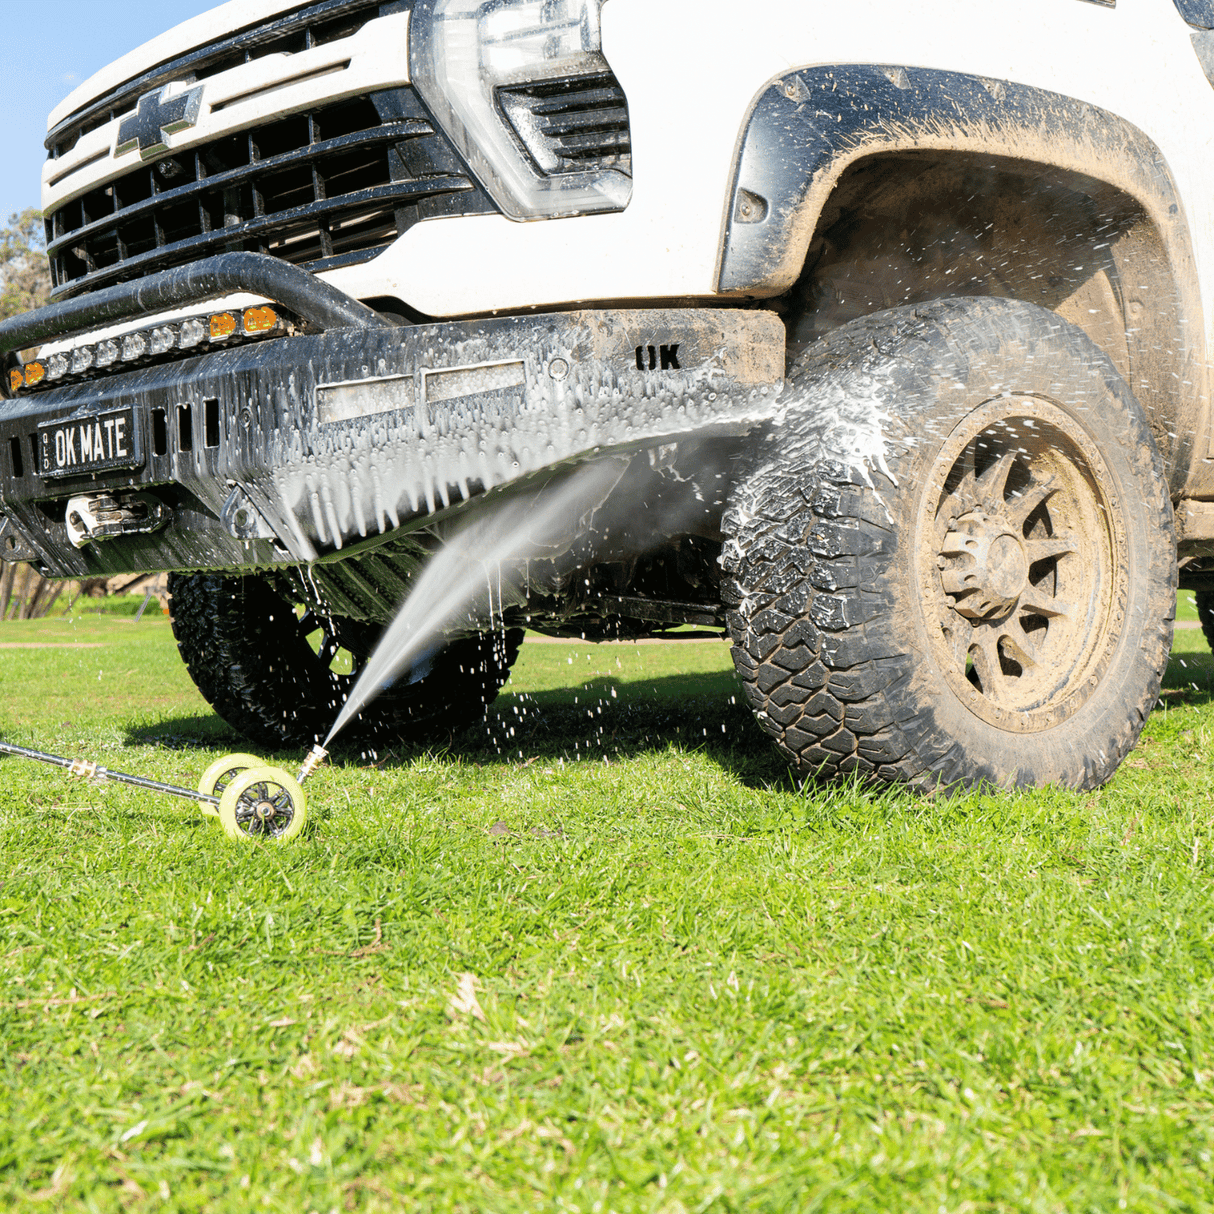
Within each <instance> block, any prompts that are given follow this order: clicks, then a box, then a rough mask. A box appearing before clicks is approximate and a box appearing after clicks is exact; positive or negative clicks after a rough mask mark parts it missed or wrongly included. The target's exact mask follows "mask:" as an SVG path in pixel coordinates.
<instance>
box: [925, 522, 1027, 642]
mask: <svg viewBox="0 0 1214 1214" xmlns="http://www.w3.org/2000/svg"><path fill="white" fill-rule="evenodd" d="M939 565H940V581H941V584H942V585H943V586H944V591H945V593H946V594H949V595H951V596H952V597H953V600H954V601H953V607H954V608H955V609H956V611H957V612H958V614H960V615H963V616H965V617H966V618H967V619H971V620H985V619H987V618H989V617H991V616H995V615H1004V614H1006V613H1007V612H1008V611H1010V610H1011V609H1012V608H1013V607H1014V606H1015V605H1016V600H1017V599H1019V598H1020V596H1021V595H1022V594H1023V593H1024V588H1025V586H1026V585H1027V583H1028V576H1029V562H1028V556H1027V555H1026V553H1025V551H1024V543H1023V542H1022V541H1021V539H1020V538H1019V537H1018V536H1016V535H1013V534H1012V533H1011V532H1010V531H1006V530H1004V528H1003V527H1001V526H1000V524H999V522H998V521H997V520H995V519H992V518H990V517H989V516H988V515H987V514H986V513H985V512H984V511H982V510H971V511H970V512H969V513H968V514H964V515H962V516H961V518H959V519H957V521H956V522H955V523H954V524H953V526H952V529H951V530H950V531H949V533H948V535H946V536H945V537H944V543H943V544H942V545H941V548H940V560H939Z"/></svg>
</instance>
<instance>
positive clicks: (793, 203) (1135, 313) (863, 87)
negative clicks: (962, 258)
mask: <svg viewBox="0 0 1214 1214" xmlns="http://www.w3.org/2000/svg"><path fill="white" fill-rule="evenodd" d="M916 157H918V158H919V159H920V160H921V161H922V162H923V163H925V164H932V165H934V166H943V167H944V171H946V172H948V171H950V170H952V171H956V169H955V165H956V164H968V165H970V166H978V165H981V166H986V167H988V168H989V169H990V170H991V171H993V172H995V173H998V174H999V175H1000V176H1001V178H1002V180H1004V181H1014V180H1018V181H1019V182H1021V183H1023V186H1022V188H1023V190H1026V191H1027V190H1030V189H1035V188H1038V187H1039V186H1040V187H1041V188H1044V189H1046V190H1051V191H1054V192H1063V193H1069V194H1070V195H1071V196H1072V197H1073V198H1076V199H1081V200H1083V203H1084V205H1090V208H1091V211H1092V215H1093V216H1094V217H1095V222H1094V223H1093V224H1092V225H1091V226H1090V229H1089V230H1090V233H1091V239H1089V241H1088V243H1087V246H1086V247H1087V248H1088V249H1089V250H1091V251H1092V252H1093V253H1095V254H1097V255H1098V257H1099V266H1098V272H1097V273H1094V274H1093V275H1092V277H1091V279H1090V281H1089V282H1088V284H1087V285H1086V287H1085V286H1084V284H1081V283H1077V284H1073V285H1074V289H1073V290H1072V291H1070V292H1068V297H1069V296H1074V298H1073V299H1072V300H1071V303H1072V306H1071V308H1070V310H1069V311H1068V310H1067V309H1066V308H1058V309H1056V310H1058V311H1059V314H1060V315H1063V316H1064V318H1065V319H1067V320H1070V321H1071V322H1072V323H1076V324H1079V325H1080V327H1082V328H1084V329H1085V331H1087V332H1088V334H1089V336H1090V337H1091V338H1092V339H1093V340H1094V341H1095V342H1096V343H1097V344H1098V345H1099V346H1101V348H1102V349H1104V350H1105V352H1106V353H1107V354H1108V355H1109V357H1110V358H1112V359H1113V361H1114V363H1115V364H1116V365H1117V366H1118V369H1119V370H1120V371H1121V372H1122V374H1123V377H1124V378H1125V379H1126V380H1127V382H1128V383H1130V384H1131V385H1132V387H1133V390H1134V391H1135V393H1136V394H1137V396H1138V398H1139V400H1140V402H1141V403H1142V405H1143V408H1144V409H1145V410H1146V412H1147V415H1148V417H1149V418H1150V419H1151V423H1152V430H1153V432H1154V435H1155V438H1156V442H1157V444H1158V445H1159V448H1160V452H1161V454H1162V455H1163V458H1164V461H1165V465H1166V466H1167V468H1168V473H1169V485H1170V487H1171V491H1172V494H1173V496H1179V495H1181V494H1182V493H1189V494H1193V493H1198V494H1202V489H1203V485H1202V483H1201V481H1200V480H1199V479H1198V478H1199V477H1200V476H1202V475H1211V476H1214V474H1204V473H1202V472H1201V471H1200V467H1201V457H1203V456H1204V455H1205V454H1206V453H1207V448H1208V445H1209V435H1210V417H1209V415H1208V406H1207V405H1206V403H1205V401H1206V395H1207V394H1206V391H1205V388H1206V372H1205V370H1204V321H1203V312H1202V306H1201V299H1200V293H1199V287H1198V282H1197V273H1196V266H1195V262H1194V257H1193V252H1192V244H1191V238H1190V233H1189V227H1188V222H1187V219H1186V216H1185V212H1184V208H1183V205H1182V204H1181V201H1180V195H1179V191H1178V190H1177V188H1176V185H1175V182H1174V180H1173V178H1172V174H1171V172H1170V170H1169V168H1168V166H1167V164H1166V162H1165V161H1164V158H1163V156H1162V153H1161V152H1160V151H1159V149H1158V148H1157V147H1156V146H1155V144H1154V143H1152V141H1151V140H1150V139H1149V138H1148V137H1147V136H1146V135H1145V134H1144V133H1143V132H1142V131H1141V130H1139V129H1138V128H1137V127H1136V126H1134V125H1133V124H1131V123H1129V122H1127V121H1126V120H1125V119H1123V118H1121V117H1119V116H1118V115H1116V114H1112V113H1109V112H1108V111H1106V110H1103V109H1100V108H1098V107H1095V106H1091V105H1088V104H1086V103H1085V102H1082V101H1077V100H1075V99H1073V98H1069V97H1064V96H1061V95H1059V94H1055V93H1051V92H1048V91H1046V90H1042V89H1037V88H1032V87H1028V86H1025V85H1018V84H1013V83H1011V82H1007V81H995V80H988V79H985V78H982V77H978V76H970V75H964V74H960V73H954V72H942V71H935V70H929V69H918V68H903V67H896V66H878V65H871V64H859V65H842V66H839V65H836V66H825V67H813V68H805V69H803V70H798V71H794V72H791V73H788V74H786V75H783V76H781V77H779V78H778V79H776V80H774V81H772V82H771V83H770V84H769V85H767V86H766V87H765V88H764V89H763V90H762V91H761V92H760V93H759V95H758V96H757V97H756V99H755V102H754V104H753V106H752V108H751V111H750V114H749V116H748V118H747V120H746V122H745V123H744V124H743V129H742V132H741V134H740V137H739V143H738V151H737V156H736V163H735V172H734V179H733V186H732V191H731V194H730V198H729V202H728V209H727V212H726V215H725V219H724V227H723V234H722V240H721V254H720V260H719V265H718V278H717V286H718V289H719V290H720V291H721V292H722V293H725V294H734V295H745V296H749V297H752V298H773V297H777V296H780V295H783V294H785V293H788V292H790V291H795V288H796V287H797V286H798V283H799V281H800V280H801V279H802V278H803V275H804V274H805V273H806V272H807V270H808V269H811V268H812V266H813V260H814V246H815V244H816V242H818V241H820V240H821V238H822V235H823V233H824V231H825V230H827V229H829V228H830V226H831V225H832V224H833V223H835V222H837V220H838V217H839V214H840V212H841V210H843V209H845V208H846V205H847V198H848V192H849V189H851V190H854V189H855V186H856V183H857V180H858V179H859V177H860V176H862V175H863V174H864V173H870V174H871V173H873V172H874V171H878V172H879V171H882V170H884V169H885V168H886V167H887V166H888V165H889V164H890V163H891V162H896V163H897V164H899V165H901V166H903V167H905V166H906V165H907V163H908V161H913V160H914V159H915V158H916ZM1085 290H1086V292H1087V294H1086V296H1085V295H1084V291H1085ZM941 293H942V294H975V293H986V292H981V291H976V290H975V289H974V287H973V286H972V285H971V286H970V287H968V288H967V289H964V290H960V291H957V290H948V291H943V292H941ZM989 293H991V294H997V295H1003V296H1006V297H1009V298H1026V299H1027V300H1028V302H1032V303H1045V305H1046V306H1050V301H1046V300H1042V299H1041V298H1039V297H1036V296H1035V295H1034V293H1032V292H1024V291H1020V290H1017V289H1015V288H1013V287H1006V286H1005V287H1004V288H1002V289H1000V288H996V289H993V290H991V291H990V292H989ZM931 297H932V296H931V295H928V294H924V295H923V296H922V298H931ZM935 297H939V294H937V295H936V296H935ZM916 301H917V297H916V296H913V295H912V296H911V297H910V298H907V297H905V296H904V297H903V298H902V299H900V300H883V301H881V302H879V303H878V304H877V305H876V307H888V306H891V305H894V304H896V303H902V302H916ZM874 310H875V308H874ZM843 319H850V317H844V318H843ZM814 336H820V333H819V334H814ZM1195 464H1196V465H1197V468H1195V469H1194V471H1193V473H1192V474H1191V473H1190V468H1191V465H1195ZM1205 489H1206V492H1207V493H1208V492H1209V491H1210V490H1214V480H1212V482H1211V484H1210V485H1208V486H1205Z"/></svg>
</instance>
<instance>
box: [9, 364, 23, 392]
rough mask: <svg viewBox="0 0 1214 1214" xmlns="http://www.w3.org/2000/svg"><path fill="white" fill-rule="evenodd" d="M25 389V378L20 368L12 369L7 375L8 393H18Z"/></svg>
mask: <svg viewBox="0 0 1214 1214" xmlns="http://www.w3.org/2000/svg"><path fill="white" fill-rule="evenodd" d="M24 387H25V376H24V374H22V371H21V368H20V367H14V368H13V369H12V370H11V371H10V372H9V373H8V388H9V391H10V392H19V391H20V390H21V389H22V388H24Z"/></svg>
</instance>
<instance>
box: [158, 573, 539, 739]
mask: <svg viewBox="0 0 1214 1214" xmlns="http://www.w3.org/2000/svg"><path fill="white" fill-rule="evenodd" d="M169 593H170V596H171V599H170V610H171V613H172V623H173V635H174V636H175V637H176V638H177V648H178V650H179V651H180V653H181V656H182V658H183V659H184V660H185V664H186V667H187V669H188V670H189V672H190V676H191V678H193V680H194V682H195V684H196V685H197V686H198V690H199V691H201V692H202V694H203V696H204V697H205V698H206V700H207V703H209V704H210V705H211V707H212V708H214V709H215V711H216V712H217V713H218V714H219V715H220V716H221V717H222V718H223V719H224V720H225V721H226V722H227V723H228V724H229V725H231V726H232V728H233V729H235V730H237V731H238V732H239V733H242V734H244V735H245V736H246V737H248V738H250V739H252V740H253V741H254V742H256V743H257V744H258V745H260V746H263V747H268V748H271V749H278V748H283V747H300V746H310V745H311V744H312V743H313V742H317V741H321V740H323V738H324V737H325V735H326V734H327V733H328V731H329V728H330V726H331V725H332V724H333V721H334V720H335V718H336V717H337V714H338V712H339V711H340V710H341V706H342V704H343V703H344V702H345V696H346V695H347V693H348V692H349V690H350V688H351V687H353V685H354V681H355V679H356V677H357V672H355V673H354V674H337V673H335V672H334V671H333V670H332V669H331V666H330V662H329V661H328V660H327V658H325V657H323V656H322V655H321V654H318V653H317V652H316V651H314V650H313V648H312V646H311V645H310V644H309V643H308V639H307V638H308V635H309V633H311V632H312V631H313V627H314V625H313V624H311V623H305V624H302V625H301V621H300V620H299V619H298V618H297V616H296V611H295V608H294V607H293V606H292V605H291V604H290V603H288V602H287V601H286V600H284V599H283V598H282V597H281V596H280V595H279V594H278V593H277V592H276V591H275V590H274V588H273V587H272V586H271V585H270V584H269V583H268V582H266V581H265V580H264V579H262V578H259V577H243V578H233V577H221V576H218V575H214V574H172V575H170V579H169ZM336 624H337V629H336V631H337V633H338V640H341V639H342V634H343V633H345V634H347V639H355V644H356V645H357V643H358V641H362V640H364V638H363V637H361V636H358V635H357V634H358V633H359V632H367V631H370V629H369V628H368V626H366V625H358V624H354V623H351V622H349V621H346V622H344V623H343V622H342V621H336ZM522 639H523V633H522V630H521V629H510V630H508V631H506V632H505V633H500V632H499V633H485V634H482V635H480V636H473V637H468V638H464V639H460V640H457V641H454V642H452V643H451V644H450V645H448V646H447V647H446V648H445V649H443V650H442V651H441V652H440V653H439V654H438V655H437V656H436V657H434V658H433V660H432V663H431V667H430V670H429V672H428V673H426V674H425V675H424V677H422V678H420V679H418V680H417V681H416V682H414V683H409V682H408V679H407V676H403V677H401V678H398V679H397V681H396V684H395V685H394V686H393V688H392V689H390V690H388V691H385V692H382V693H381V694H380V695H379V696H378V697H377V698H376V699H374V700H372V701H371V703H370V704H369V705H368V706H367V707H366V708H365V709H364V710H363V711H362V712H361V713H359V714H358V716H356V717H355V718H354V719H353V720H352V721H351V722H350V724H349V725H348V726H347V727H346V728H345V729H344V730H343V731H342V733H341V735H340V736H339V737H338V738H336V739H335V740H334V744H335V746H339V747H344V748H349V749H361V750H368V749H372V750H374V749H383V748H385V747H388V746H391V745H393V744H394V743H398V742H401V741H404V742H408V743H414V744H421V745H426V744H429V743H433V742H444V741H447V740H448V739H449V738H450V737H452V736H453V735H455V734H458V733H460V732H462V731H463V730H464V729H466V728H467V727H468V726H469V725H472V724H473V723H475V722H476V721H478V720H480V719H482V718H483V716H484V714H485V709H486V708H487V707H488V705H489V704H491V703H492V702H493V700H494V698H495V697H496V696H497V693H498V691H500V690H501V687H502V684H503V683H505V681H506V678H507V676H508V675H509V673H510V667H511V665H512V664H513V662H514V660H515V658H516V657H518V651H519V646H520V645H521V644H522ZM372 643H373V638H366V642H365V645H364V646H360V647H366V648H369V647H370V644H372Z"/></svg>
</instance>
